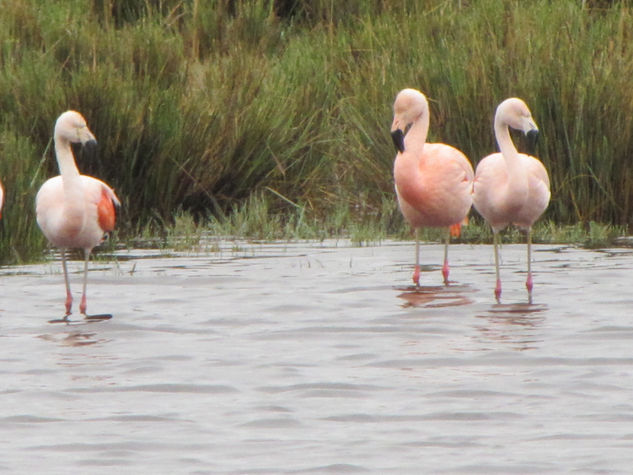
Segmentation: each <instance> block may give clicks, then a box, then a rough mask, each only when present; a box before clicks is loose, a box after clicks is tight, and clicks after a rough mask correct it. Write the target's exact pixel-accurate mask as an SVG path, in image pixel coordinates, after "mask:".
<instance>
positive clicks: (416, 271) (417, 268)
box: [413, 264, 420, 287]
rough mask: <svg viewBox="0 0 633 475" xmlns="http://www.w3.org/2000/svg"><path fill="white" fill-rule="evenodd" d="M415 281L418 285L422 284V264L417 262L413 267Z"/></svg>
mask: <svg viewBox="0 0 633 475" xmlns="http://www.w3.org/2000/svg"><path fill="white" fill-rule="evenodd" d="M413 283H414V284H415V285H416V286H418V287H419V286H420V266H419V265H417V264H416V265H415V268H414V269H413Z"/></svg>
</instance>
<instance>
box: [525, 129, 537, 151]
mask: <svg viewBox="0 0 633 475" xmlns="http://www.w3.org/2000/svg"><path fill="white" fill-rule="evenodd" d="M526 136H527V146H528V153H529V154H530V155H533V154H534V152H535V151H536V142H537V141H538V130H530V131H528V133H527V134H526Z"/></svg>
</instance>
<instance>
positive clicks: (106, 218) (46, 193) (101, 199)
mask: <svg viewBox="0 0 633 475" xmlns="http://www.w3.org/2000/svg"><path fill="white" fill-rule="evenodd" d="M80 179H81V188H82V189H83V200H82V201H81V202H82V203H83V206H84V210H83V213H77V214H76V215H72V216H69V217H65V207H64V184H63V179H62V177H61V176H56V177H53V178H50V179H49V180H47V181H46V182H45V183H44V184H43V185H42V187H41V188H40V190H39V191H38V193H37V196H36V198H35V202H36V208H35V211H36V214H37V224H38V225H39V226H40V229H41V230H42V232H43V233H44V236H46V238H47V239H48V240H49V241H50V243H51V244H52V245H53V246H55V247H59V248H66V249H72V248H79V249H84V250H86V249H88V250H92V249H93V248H94V247H95V246H97V245H98V244H99V243H101V241H103V237H104V235H105V234H106V233H108V232H111V231H112V230H114V223H115V220H116V216H115V208H114V205H115V204H117V205H118V204H119V200H118V198H117V196H116V195H115V193H114V191H113V190H112V188H110V187H109V186H108V185H106V184H105V183H104V182H102V181H101V180H98V179H97V178H93V177H91V176H86V175H80Z"/></svg>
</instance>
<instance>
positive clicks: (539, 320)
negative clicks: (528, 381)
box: [477, 303, 547, 351]
mask: <svg viewBox="0 0 633 475" xmlns="http://www.w3.org/2000/svg"><path fill="white" fill-rule="evenodd" d="M546 310H547V305H534V304H530V303H517V304H495V305H492V306H491V307H490V309H489V310H488V312H487V313H485V314H483V315H477V318H481V319H485V320H486V322H487V323H486V325H484V326H481V327H480V328H479V330H480V331H481V333H482V334H483V335H485V336H486V339H488V340H494V341H500V342H504V343H508V344H510V345H511V346H513V347H514V348H515V349H517V350H521V351H523V350H531V349H534V348H536V347H537V344H539V343H541V342H542V341H543V340H542V337H540V336H538V335H539V334H540V331H539V327H540V326H541V325H542V324H543V322H544V321H545V316H544V315H541V313H543V312H545V311H546Z"/></svg>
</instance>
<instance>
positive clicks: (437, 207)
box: [394, 143, 473, 228]
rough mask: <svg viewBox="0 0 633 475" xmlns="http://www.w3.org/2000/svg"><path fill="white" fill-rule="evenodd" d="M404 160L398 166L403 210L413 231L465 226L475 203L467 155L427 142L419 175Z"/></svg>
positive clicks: (395, 171)
mask: <svg viewBox="0 0 633 475" xmlns="http://www.w3.org/2000/svg"><path fill="white" fill-rule="evenodd" d="M401 164H402V160H398V159H396V162H395V166H394V176H395V183H396V184H395V187H396V195H397V197H398V204H399V206H400V211H401V212H402V214H403V216H404V217H405V219H406V220H407V222H408V223H409V224H410V225H411V227H412V228H421V227H425V226H431V227H449V226H452V225H454V224H458V223H461V222H462V221H463V220H464V218H465V217H466V215H467V214H468V211H469V210H470V207H471V204H472V198H471V196H470V190H471V187H472V180H473V170H472V166H471V165H470V163H469V162H468V159H467V158H466V156H465V155H464V154H463V153H462V152H460V151H459V150H458V149H456V148H455V147H451V146H450V145H446V144H443V143H426V144H424V148H423V150H422V153H421V154H420V155H419V157H417V164H418V168H419V174H418V176H415V175H410V174H408V173H407V171H406V167H401V166H400V165H401Z"/></svg>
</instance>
